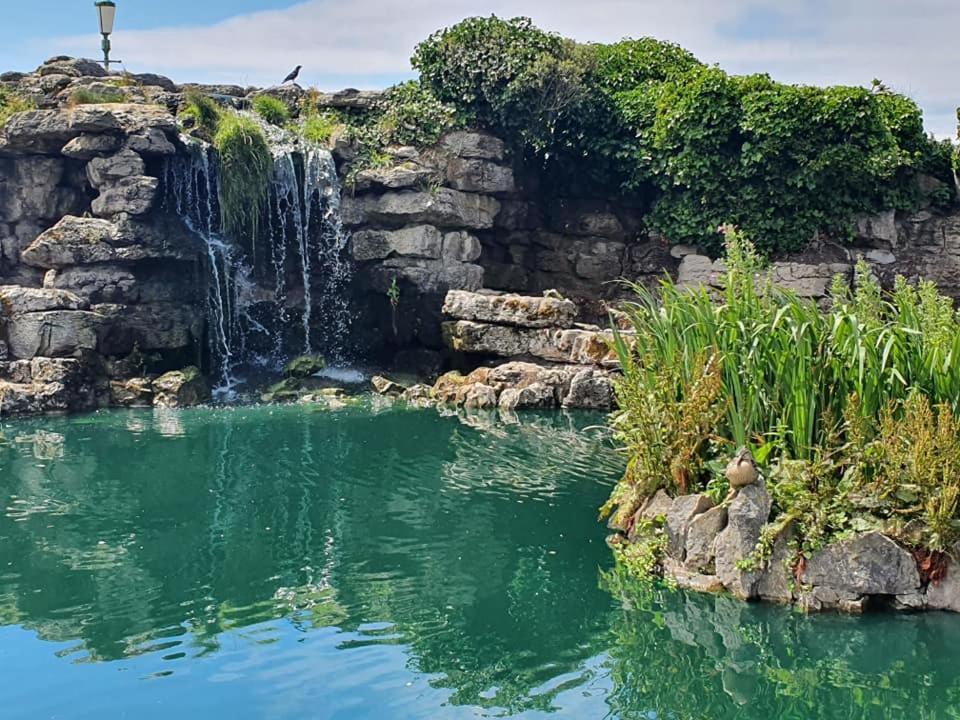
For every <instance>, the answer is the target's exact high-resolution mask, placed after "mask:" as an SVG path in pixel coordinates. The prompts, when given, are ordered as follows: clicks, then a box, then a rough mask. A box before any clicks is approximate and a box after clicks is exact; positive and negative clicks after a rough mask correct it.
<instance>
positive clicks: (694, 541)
mask: <svg viewBox="0 0 960 720" xmlns="http://www.w3.org/2000/svg"><path fill="white" fill-rule="evenodd" d="M726 526H727V509H726V508H725V507H723V506H717V507H712V508H710V509H709V510H707V511H705V512H703V513H701V514H699V515H697V516H695V517H694V518H692V519H691V520H690V523H689V525H688V526H687V536H686V542H685V543H684V547H685V549H686V552H685V554H684V563H685V564H686V566H687V568H689V569H690V570H693V571H695V572H699V571H701V570H706V569H707V568H709V567H710V566H712V565H713V559H714V555H715V553H714V549H713V548H714V543H715V542H716V540H717V536H718V535H719V534H720V533H721V531H722V530H723V529H724V528H725V527H726Z"/></svg>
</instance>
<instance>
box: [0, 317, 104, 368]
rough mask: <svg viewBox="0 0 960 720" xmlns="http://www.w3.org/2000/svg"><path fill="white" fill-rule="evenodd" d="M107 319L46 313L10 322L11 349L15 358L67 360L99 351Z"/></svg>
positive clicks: (8, 341)
mask: <svg viewBox="0 0 960 720" xmlns="http://www.w3.org/2000/svg"><path fill="white" fill-rule="evenodd" d="M103 321H104V318H103V316H102V315H100V314H99V313H96V312H90V311H86V310H46V311H42V312H29V313H24V314H21V315H15V316H13V317H12V318H9V319H8V320H7V323H6V325H7V328H6V329H7V345H8V347H9V351H10V354H11V355H12V356H13V357H15V358H33V357H37V356H43V357H67V356H71V355H76V354H78V353H80V352H81V351H84V350H95V349H96V348H97V343H98V336H99V331H100V328H101V326H102V324H103Z"/></svg>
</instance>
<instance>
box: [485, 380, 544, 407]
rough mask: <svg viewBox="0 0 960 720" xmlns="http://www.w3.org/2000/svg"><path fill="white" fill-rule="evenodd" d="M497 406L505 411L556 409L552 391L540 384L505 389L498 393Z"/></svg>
mask: <svg viewBox="0 0 960 720" xmlns="http://www.w3.org/2000/svg"><path fill="white" fill-rule="evenodd" d="M498 404H499V406H500V407H501V408H502V409H505V410H522V409H539V408H551V407H556V405H557V397H556V394H555V393H554V389H553V388H552V387H550V386H549V385H547V384H545V383H542V382H535V383H532V384H530V385H527V386H526V387H523V388H507V389H506V390H504V391H503V392H501V393H500V399H499V401H498Z"/></svg>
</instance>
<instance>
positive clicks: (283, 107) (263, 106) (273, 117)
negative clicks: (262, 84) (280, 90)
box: [253, 95, 290, 126]
mask: <svg viewBox="0 0 960 720" xmlns="http://www.w3.org/2000/svg"><path fill="white" fill-rule="evenodd" d="M253 111H254V112H255V113H256V114H257V115H259V116H260V117H262V118H263V119H264V120H266V121H267V122H268V123H270V124H271V125H277V126H281V125H283V124H284V123H286V122H287V121H288V120H290V108H288V107H287V104H286V103H285V102H283V100H281V99H279V98H275V97H273V96H271V95H257V96H256V97H255V98H254V99H253Z"/></svg>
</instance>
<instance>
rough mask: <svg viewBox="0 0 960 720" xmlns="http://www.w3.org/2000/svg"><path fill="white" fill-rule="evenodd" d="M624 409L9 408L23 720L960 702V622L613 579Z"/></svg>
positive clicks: (1, 640) (15, 691) (9, 495)
mask: <svg viewBox="0 0 960 720" xmlns="http://www.w3.org/2000/svg"><path fill="white" fill-rule="evenodd" d="M602 420H603V419H602V417H599V416H592V415H563V414H560V413H554V414H552V415H542V416H541V415H524V416H521V417H520V422H519V423H513V424H508V423H503V422H497V421H494V419H493V417H492V416H487V415H477V416H469V417H467V416H460V417H457V416H441V415H439V414H438V413H437V412H435V411H431V410H425V411H409V410H407V411H405V410H391V409H379V410H378V409H377V408H375V407H370V406H365V407H362V408H351V409H347V410H343V411H340V412H318V411H311V410H310V409H305V408H298V407H282V408H281V407H247V408H235V409H198V410H186V411H137V412H110V413H102V414H96V415H91V416H83V417H75V418H65V419H49V418H48V419H43V420H31V421H19V422H13V421H7V422H5V423H4V424H3V428H2V429H3V433H4V436H5V442H3V443H0V718H3V719H4V720H14V719H19V718H30V719H31V720H34V719H36V718H137V719H142V718H187V719H190V718H204V719H205V720H206V719H209V718H270V719H271V720H273V719H279V720H284V719H286V718H331V719H333V718H338V719H339V718H349V719H354V718H371V719H373V718H376V719H377V720H384V719H393V718H474V717H524V718H536V717H568V718H644V719H653V718H665V719H672V718H677V719H681V718H698V719H699V718H751V719H752V718H757V719H767V718H844V719H846V718H861V717H864V718H866V717H870V718H901V717H902V718H956V717H960V675H958V667H960V665H958V663H960V616H953V615H947V614H933V613H931V614H927V615H914V616H891V615H882V616H881V615H878V616H868V617H863V618H846V617H839V616H823V617H810V618H808V617H803V616H800V615H797V614H796V613H793V612H791V611H789V610H786V609H783V608H775V607H761V606H750V605H744V604H741V603H738V602H736V601H734V600H731V599H729V598H725V597H707V596H696V595H690V594H684V593H681V592H676V591H671V590H668V589H664V588H647V589H645V590H644V589H638V588H633V589H630V590H628V591H623V590H622V589H621V590H619V591H613V590H614V589H613V588H612V587H611V585H612V584H615V583H611V581H609V580H608V581H601V573H602V572H603V571H604V570H609V568H610V564H611V562H610V555H609V552H608V550H607V548H606V547H605V545H604V542H603V539H604V535H605V531H604V528H603V526H601V525H599V524H598V523H597V522H596V513H595V508H596V507H598V506H599V505H600V504H601V502H602V501H603V500H604V498H605V497H606V496H607V494H608V492H609V489H610V484H611V483H612V482H613V481H614V480H615V479H616V477H617V476H618V474H619V473H620V471H621V460H620V458H618V457H617V456H616V455H615V454H614V453H613V451H612V450H611V449H610V448H609V447H608V446H607V445H606V444H605V443H604V441H603V437H602V434H601V433H600V432H599V431H598V430H596V429H595V428H593V429H591V427H590V426H591V425H593V426H595V425H597V424H599V423H602Z"/></svg>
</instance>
